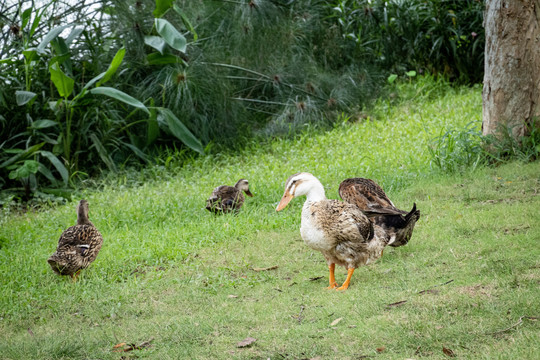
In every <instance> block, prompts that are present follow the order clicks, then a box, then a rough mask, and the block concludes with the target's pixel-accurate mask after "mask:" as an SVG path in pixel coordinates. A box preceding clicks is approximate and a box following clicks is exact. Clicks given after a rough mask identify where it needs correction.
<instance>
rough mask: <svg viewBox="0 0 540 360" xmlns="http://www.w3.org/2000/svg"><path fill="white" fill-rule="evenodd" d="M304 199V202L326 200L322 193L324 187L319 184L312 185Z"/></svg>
mask: <svg viewBox="0 0 540 360" xmlns="http://www.w3.org/2000/svg"><path fill="white" fill-rule="evenodd" d="M306 198H307V199H306V201H309V202H316V201H321V200H326V195H325V193H324V187H323V186H322V184H321V183H320V182H319V183H318V184H316V185H314V186H313V187H312V188H311V189H310V191H309V192H308V193H307V194H306Z"/></svg>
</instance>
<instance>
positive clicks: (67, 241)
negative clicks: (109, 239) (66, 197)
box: [47, 200, 103, 280]
mask: <svg viewBox="0 0 540 360" xmlns="http://www.w3.org/2000/svg"><path fill="white" fill-rule="evenodd" d="M102 244H103V237H102V236H101V234H100V233H99V231H98V230H97V229H96V227H95V226H94V224H92V222H91V221H90V220H89V219H88V201H86V200H81V201H80V202H79V204H78V205H77V224H76V225H74V226H70V227H69V228H67V229H66V230H65V231H64V232H63V233H62V235H60V239H59V240H58V247H57V248H56V252H55V253H54V254H52V255H51V257H50V258H49V259H48V260H47V261H48V262H49V264H50V265H51V268H52V269H53V270H54V272H56V273H57V274H59V275H69V276H71V277H72V278H73V280H76V279H77V276H78V275H79V272H80V271H81V270H82V269H85V268H87V267H88V266H89V265H90V264H91V263H92V262H93V261H94V260H95V259H96V257H97V255H98V253H99V250H100V249H101V245H102Z"/></svg>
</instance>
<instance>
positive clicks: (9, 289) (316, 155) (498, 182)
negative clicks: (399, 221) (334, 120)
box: [0, 88, 540, 359]
mask: <svg viewBox="0 0 540 360" xmlns="http://www.w3.org/2000/svg"><path fill="white" fill-rule="evenodd" d="M369 115H370V117H369V118H368V119H367V120H366V119H364V120H359V121H354V120H355V119H351V120H350V121H348V122H347V123H344V124H343V125H342V126H338V127H336V129H334V130H333V131H330V132H328V133H325V134H316V135H313V134H311V135H305V136H301V137H299V138H297V139H295V140H294V141H285V140H276V141H275V142H273V143H272V144H270V145H264V146H257V145H254V146H253V148H252V149H249V150H248V151H245V152H243V153H240V154H229V155H226V156H214V157H207V158H204V159H199V160H195V161H194V162H192V163H191V164H189V165H188V166H185V167H183V168H181V169H179V170H177V171H172V170H171V169H162V168H159V167H155V168H153V169H150V170H147V171H146V172H144V173H143V174H142V175H138V176H139V177H138V178H137V175H135V174H132V175H131V176H127V177H118V178H117V179H116V180H115V181H109V183H108V184H106V185H103V186H102V187H101V188H100V189H99V190H92V191H88V192H87V193H86V194H85V195H84V196H85V198H87V199H88V201H89V203H90V219H91V220H92V221H93V222H94V224H95V225H96V226H97V227H98V229H99V230H100V231H101V233H102V234H103V237H104V239H105V242H104V245H103V248H102V250H101V253H100V254H99V256H98V258H97V260H96V261H95V262H94V264H93V265H92V266H91V267H90V268H88V269H87V270H85V271H84V272H83V273H82V275H81V276H80V278H79V281H78V282H76V283H73V282H71V280H70V279H69V278H61V277H59V276H56V275H55V274H54V273H53V272H52V271H51V269H50V268H49V265H48V264H47V262H46V259H47V258H48V256H49V255H50V254H52V253H53V252H54V250H55V247H56V243H57V241H58V237H59V236H60V234H61V232H62V231H63V230H64V229H65V228H66V227H67V226H69V225H72V224H73V223H74V222H75V220H76V214H75V202H74V203H70V204H68V205H66V206H61V207H57V208H54V209H50V210H46V211H42V212H39V213H28V214H24V215H13V214H4V215H2V217H0V226H1V228H0V246H1V248H0V286H1V287H0V358H2V359H69V358H75V359H131V358H155V359H179V358H193V359H231V358H238V359H267V358H271V359H312V358H315V359H359V358H380V359H406V358H413V359H417V358H433V359H444V358H447V357H449V355H451V353H453V354H455V355H456V356H457V357H459V358H470V359H535V358H537V356H538V349H539V348H540V340H539V339H540V336H539V330H538V328H539V326H538V321H537V318H538V317H540V306H539V297H540V291H539V285H540V256H539V255H540V246H539V239H540V227H539V226H538V224H540V212H539V211H538V210H539V209H540V197H539V196H538V195H539V194H540V162H538V161H537V162H535V163H530V164H520V163H511V164H507V165H503V166H500V167H497V168H482V169H479V170H477V171H475V172H473V173H464V174H455V175H441V174H439V173H437V172H436V171H434V170H433V169H431V167H430V164H429V152H428V145H429V143H430V139H432V138H433V137H434V136H436V135H438V134H440V132H441V130H444V129H446V128H447V127H448V126H453V127H463V126H465V125H466V124H468V123H469V122H471V121H476V122H478V121H479V120H480V118H481V94H480V89H478V88H475V89H458V90H450V89H449V90H448V91H446V92H445V94H444V95H440V96H435V95H431V96H427V95H426V96H424V95H422V96H416V97H414V99H413V100H411V101H406V102H403V103H401V104H400V105H399V106H389V105H388V104H385V103H380V104H379V105H378V106H377V107H376V108H375V109H374V110H372V111H371V112H370V114H369ZM299 171H309V172H311V173H313V174H314V175H315V176H317V177H318V178H319V179H320V180H321V182H322V183H323V184H324V185H325V187H326V190H327V196H328V197H329V198H337V188H338V185H339V182H340V181H341V180H343V179H345V178H346V177H352V176H362V177H369V178H372V179H375V180H377V181H378V182H379V183H380V184H381V185H383V187H384V188H385V190H387V193H388V195H389V196H390V198H391V199H392V200H393V201H394V203H396V205H398V207H400V208H403V209H410V207H411V206H412V203H413V202H416V203H417V206H418V208H419V209H420V210H421V212H422V216H421V218H420V220H419V222H418V223H417V225H416V228H415V232H414V234H413V237H412V240H411V242H410V243H409V244H408V245H407V246H405V247H401V248H395V249H394V248H389V249H387V250H386V251H385V252H384V257H383V258H381V259H380V260H379V261H378V262H376V263H375V264H373V265H370V266H368V267H364V268H360V269H358V270H357V271H356V272H355V274H354V276H353V278H352V282H351V287H350V288H349V290H348V291H346V292H343V293H338V292H335V291H328V290H326V289H325V287H326V286H327V282H328V278H327V275H328V273H327V267H326V264H325V261H324V259H323V257H322V255H321V254H320V253H317V252H313V251H311V249H309V248H308V247H306V246H305V245H304V244H303V242H302V240H301V238H300V233H299V226H300V209H301V206H302V204H303V200H304V199H303V198H300V199H294V200H293V201H292V202H291V204H289V206H288V207H287V209H285V210H284V211H282V212H280V213H276V212H275V207H276V205H277V203H278V201H279V199H280V197H281V195H282V193H283V190H284V189H283V186H284V182H285V180H286V179H287V177H288V176H289V175H291V174H292V173H295V172H299ZM242 177H244V178H247V179H248V180H249V181H250V185H251V190H252V192H253V193H254V194H255V197H254V198H248V199H246V203H245V204H244V208H243V209H242V211H241V212H240V214H239V215H237V216H234V215H226V216H213V215H211V214H210V213H208V212H207V211H206V210H204V203H205V199H206V197H207V196H208V195H209V194H210V193H211V191H212V189H213V188H214V187H215V186H217V185H221V184H229V185H232V184H234V183H235V182H236V180H238V179H239V178H242ZM134 183H138V185H136V186H135V185H133V184H134ZM76 200H78V199H76ZM269 267H277V268H274V269H271V270H265V271H255V270H253V269H256V270H260V268H269ZM345 275H346V271H345V270H344V269H342V268H340V269H339V270H338V271H336V277H337V280H338V282H342V281H343V280H344V278H345ZM247 337H252V338H255V339H257V340H256V341H255V342H254V343H253V344H251V345H250V346H249V347H244V348H239V347H237V343H238V342H240V341H242V340H244V339H245V338H247ZM147 341H150V346H147V347H143V348H142V349H135V350H133V351H126V352H119V351H114V349H113V347H114V346H115V345H116V344H119V343H126V345H124V346H123V347H120V348H119V349H120V350H121V349H125V348H126V347H127V346H128V345H129V344H136V345H138V344H141V343H143V342H147ZM443 349H446V350H444V351H443ZM117 350H118V349H117ZM535 354H536V355H535Z"/></svg>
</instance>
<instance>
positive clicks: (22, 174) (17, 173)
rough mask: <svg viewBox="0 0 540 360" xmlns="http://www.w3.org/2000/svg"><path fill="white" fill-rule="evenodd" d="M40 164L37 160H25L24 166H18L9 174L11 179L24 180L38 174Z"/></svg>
mask: <svg viewBox="0 0 540 360" xmlns="http://www.w3.org/2000/svg"><path fill="white" fill-rule="evenodd" d="M38 169H39V163H38V162H37V161H35V160H25V161H24V163H23V164H22V166H18V167H16V168H15V170H13V171H11V172H10V173H9V178H10V179H23V178H27V177H28V176H30V174H35V173H37V172H38Z"/></svg>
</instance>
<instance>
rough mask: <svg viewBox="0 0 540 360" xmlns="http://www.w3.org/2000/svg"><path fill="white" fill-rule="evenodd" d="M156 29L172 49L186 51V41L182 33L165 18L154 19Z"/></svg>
mask: <svg viewBox="0 0 540 360" xmlns="http://www.w3.org/2000/svg"><path fill="white" fill-rule="evenodd" d="M155 25H156V30H157V32H158V33H159V35H161V36H162V37H163V39H165V41H166V42H167V44H169V46H171V47H172V48H173V49H176V50H178V51H181V52H183V53H185V52H186V46H187V41H186V38H185V37H184V35H182V34H180V32H179V31H178V30H176V28H175V27H174V26H173V25H172V24H171V23H170V22H168V21H167V20H165V19H155Z"/></svg>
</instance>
